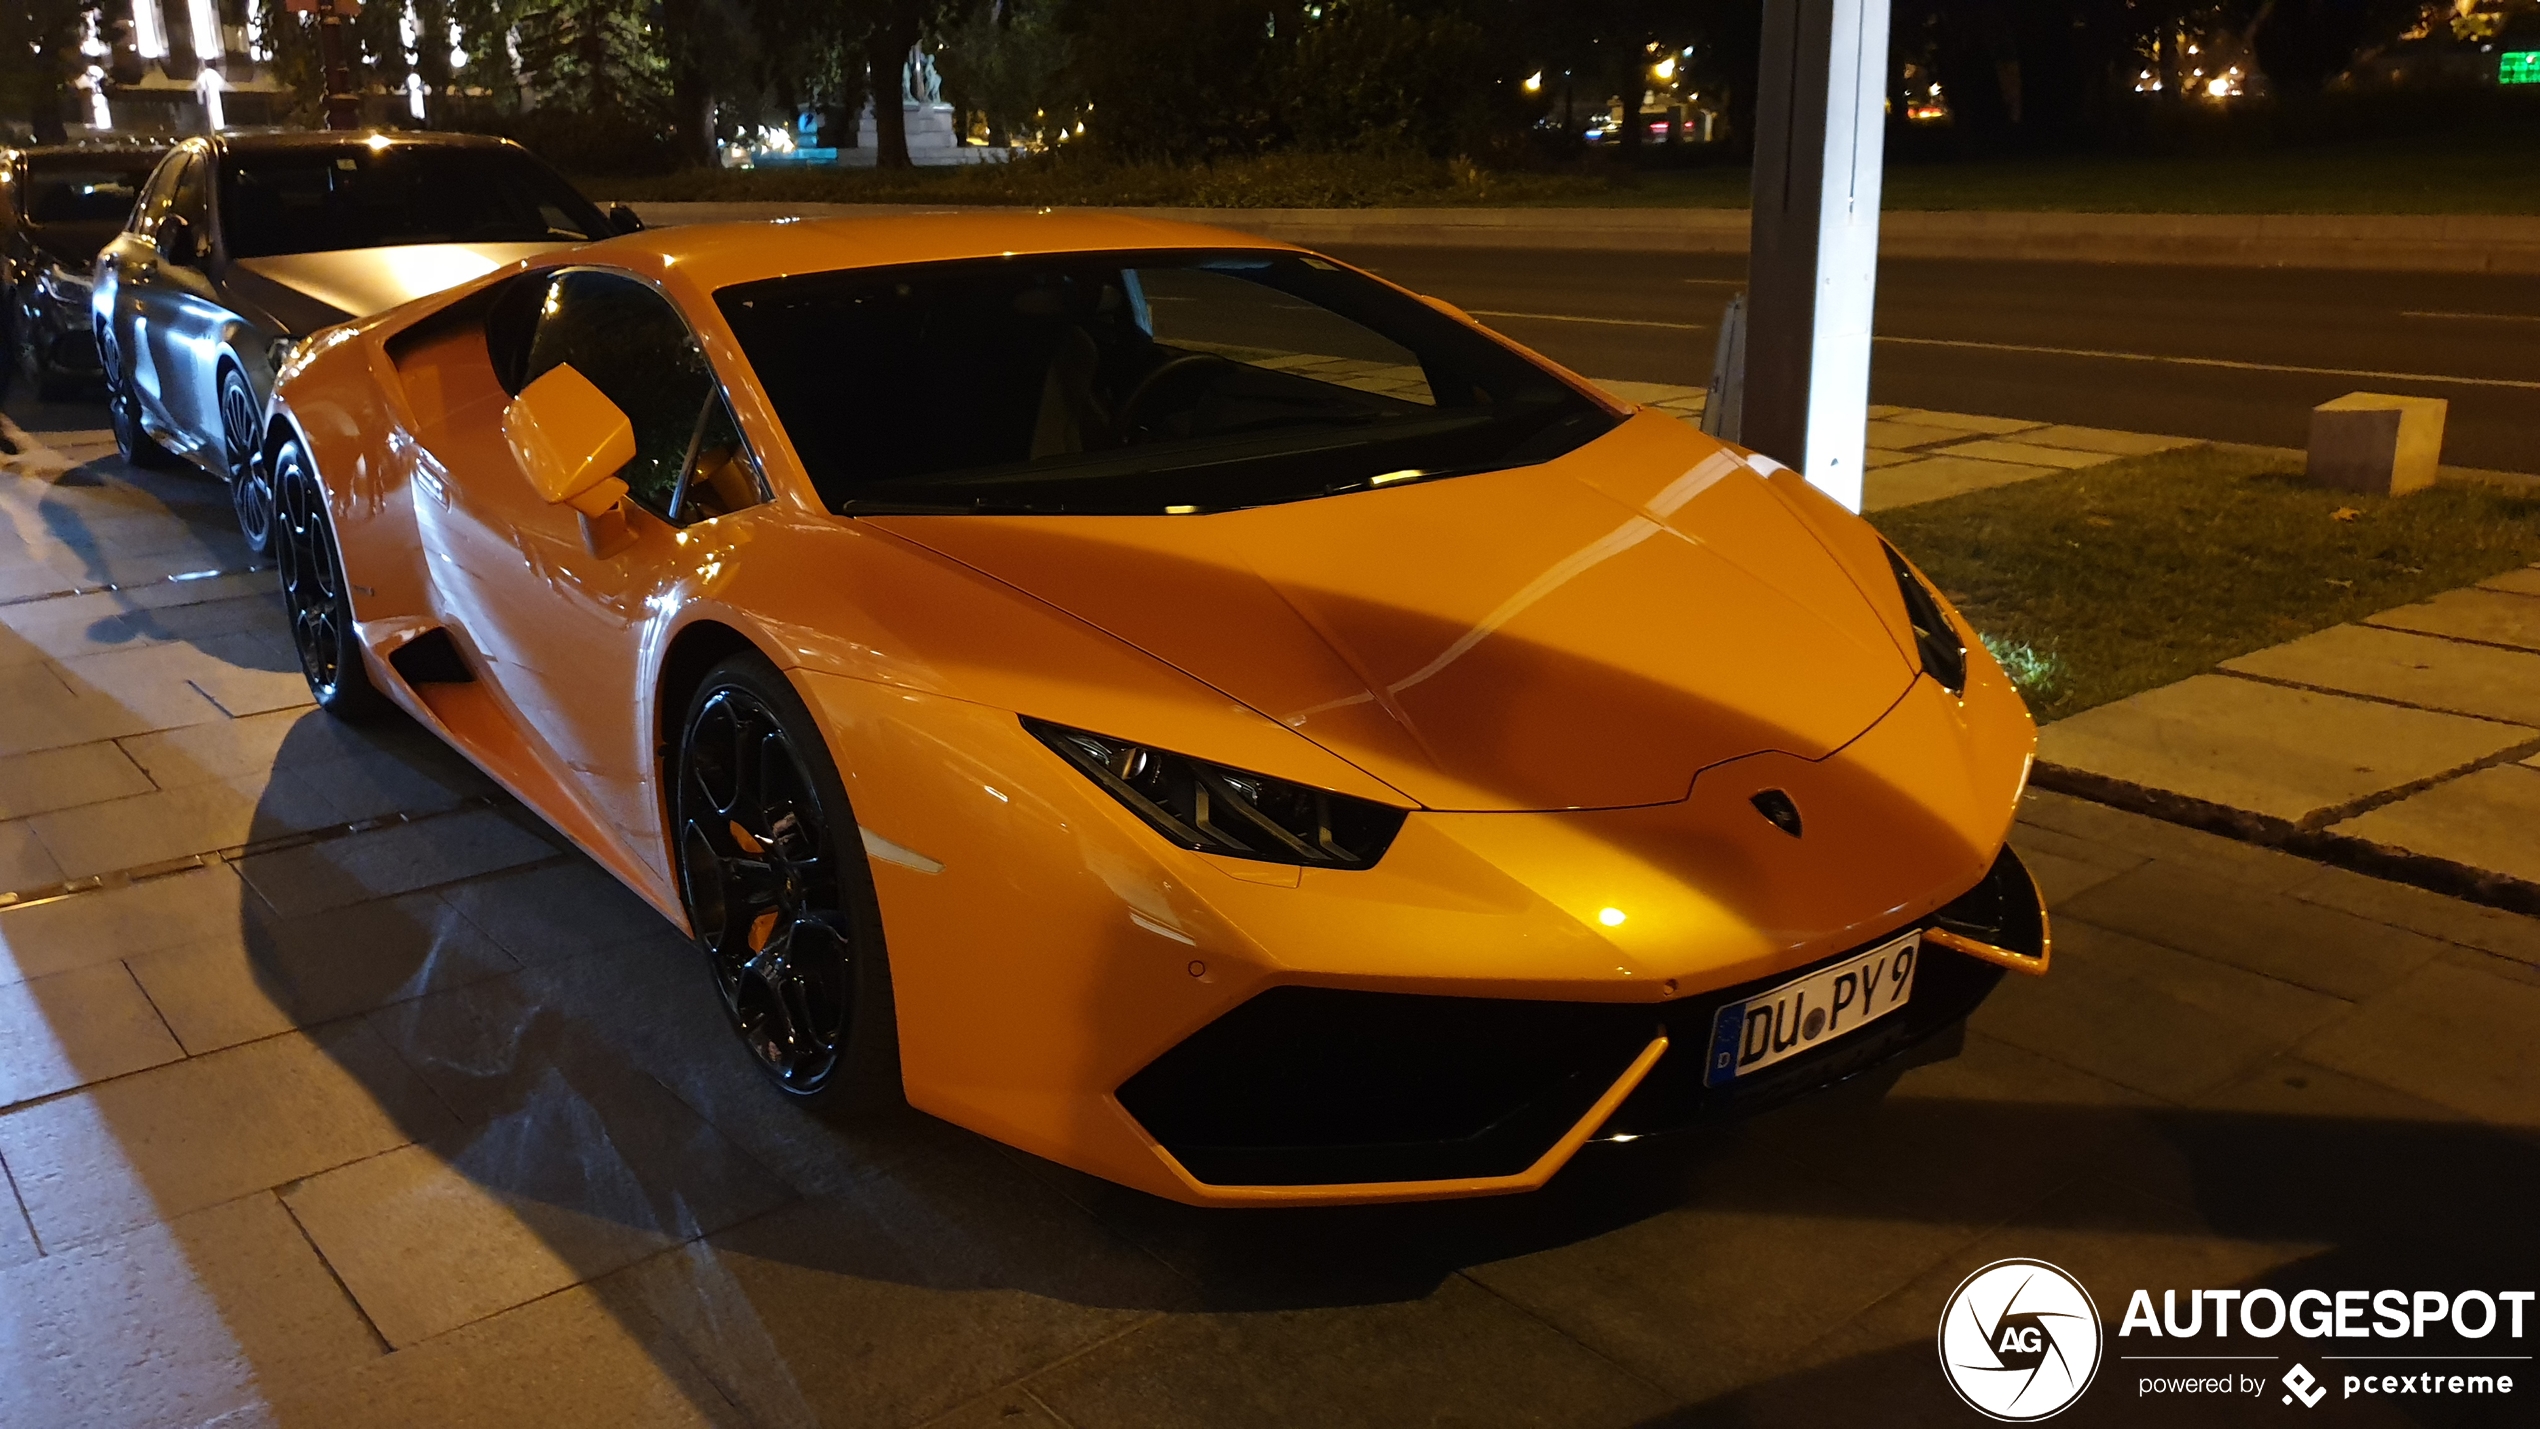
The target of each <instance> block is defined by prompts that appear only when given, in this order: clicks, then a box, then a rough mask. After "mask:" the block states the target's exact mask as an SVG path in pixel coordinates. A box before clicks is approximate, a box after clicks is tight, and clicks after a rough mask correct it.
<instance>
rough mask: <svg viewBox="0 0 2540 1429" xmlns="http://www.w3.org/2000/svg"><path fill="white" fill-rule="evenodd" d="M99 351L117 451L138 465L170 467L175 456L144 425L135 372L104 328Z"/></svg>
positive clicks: (100, 331)
mask: <svg viewBox="0 0 2540 1429" xmlns="http://www.w3.org/2000/svg"><path fill="white" fill-rule="evenodd" d="M97 354H98V356H100V357H102V358H104V359H105V362H106V422H107V425H109V426H111V427H113V428H114V429H115V450H116V451H117V452H119V453H121V454H122V456H123V459H124V460H125V461H128V462H130V463H132V464H133V465H134V466H138V467H154V468H155V467H170V466H174V465H176V457H175V455H174V454H173V453H171V452H170V451H169V450H168V449H167V448H166V447H163V446H161V445H159V439H158V438H156V437H154V436H152V435H150V431H149V429H148V428H147V427H144V426H143V425H142V424H141V399H140V398H139V397H136V396H134V395H133V391H132V374H131V373H129V372H126V371H124V365H123V353H122V352H121V351H120V350H118V349H117V348H116V346H115V344H114V342H113V340H112V339H111V338H109V337H108V335H107V334H106V332H105V331H104V328H103V325H102V324H101V325H100V327H99V331H98V333H97Z"/></svg>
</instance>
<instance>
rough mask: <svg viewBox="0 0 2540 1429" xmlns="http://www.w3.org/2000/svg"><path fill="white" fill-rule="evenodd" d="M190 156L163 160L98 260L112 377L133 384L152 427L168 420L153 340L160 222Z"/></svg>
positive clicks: (176, 155) (183, 152)
mask: <svg viewBox="0 0 2540 1429" xmlns="http://www.w3.org/2000/svg"><path fill="white" fill-rule="evenodd" d="M188 157H189V154H188V151H187V150H185V149H182V148H180V149H177V150H175V151H173V152H171V153H170V154H169V155H168V156H167V157H166V158H164V159H162V160H160V161H159V167H158V168H156V169H154V170H152V171H151V173H150V179H149V182H147V183H145V184H143V185H142V187H141V194H140V196H139V197H138V198H137V199H135V200H134V201H133V205H132V217H131V218H129V219H127V220H125V222H124V229H123V232H121V233H119V234H117V235H115V239H114V241H113V242H112V243H109V244H107V245H106V251H105V253H104V255H103V256H102V258H101V259H100V260H99V263H98V280H99V281H98V284H97V300H98V302H100V303H101V304H104V305H106V306H105V307H104V308H103V310H102V312H103V316H104V318H105V325H106V328H107V332H106V334H105V335H106V337H107V339H108V341H109V342H110V343H111V344H112V346H113V347H114V358H113V360H114V361H116V362H117V363H119V364H120V371H119V372H117V373H115V374H113V380H116V381H119V382H120V381H128V382H129V384H130V385H129V389H128V390H130V391H131V393H132V394H133V396H134V397H135V398H136V399H137V400H138V401H139V403H140V406H141V412H142V415H143V417H144V418H145V419H146V420H147V421H148V422H149V424H150V425H152V426H165V425H166V423H167V418H166V417H165V416H164V415H162V413H161V410H160V407H159V385H160V384H159V369H158V363H157V361H156V360H155V359H154V358H153V357H152V355H151V352H150V341H149V333H150V312H151V308H152V304H153V302H154V301H155V299H154V297H153V293H154V290H155V289H156V288H157V287H158V283H159V245H158V226H159V219H160V218H161V217H162V216H164V215H165V214H166V213H167V211H168V203H169V201H170V200H171V199H172V198H174V197H175V195H176V184H177V177H178V175H179V174H181V173H183V172H184V169H185V164H186V161H187V159H188Z"/></svg>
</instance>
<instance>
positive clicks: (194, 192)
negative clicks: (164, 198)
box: [168, 155, 211, 242]
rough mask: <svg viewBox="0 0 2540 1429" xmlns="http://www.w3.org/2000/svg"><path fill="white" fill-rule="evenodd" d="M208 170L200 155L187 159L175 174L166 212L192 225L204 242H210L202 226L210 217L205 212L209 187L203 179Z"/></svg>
mask: <svg viewBox="0 0 2540 1429" xmlns="http://www.w3.org/2000/svg"><path fill="white" fill-rule="evenodd" d="M210 169H211V165H210V163H209V161H207V160H205V159H204V158H203V157H202V156H200V155H194V156H191V157H189V158H187V159H186V161H185V167H184V168H183V169H182V170H179V171H178V173H177V176H176V190H175V191H174V192H173V193H171V194H169V195H168V212H169V213H171V214H174V215H175V216H177V217H178V218H182V219H184V220H185V221H187V222H188V223H191V224H193V225H194V226H195V229H194V231H195V232H196V233H197V234H201V235H202V237H203V238H204V240H205V241H206V242H208V241H209V240H210V235H209V234H205V233H203V228H202V225H203V223H204V222H205V220H207V219H208V218H210V216H211V215H210V214H209V213H207V212H206V211H205V210H206V208H207V206H208V200H209V198H210V189H211V185H209V184H208V183H206V182H204V179H205V177H206V175H207V174H208V173H209V171H210Z"/></svg>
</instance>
